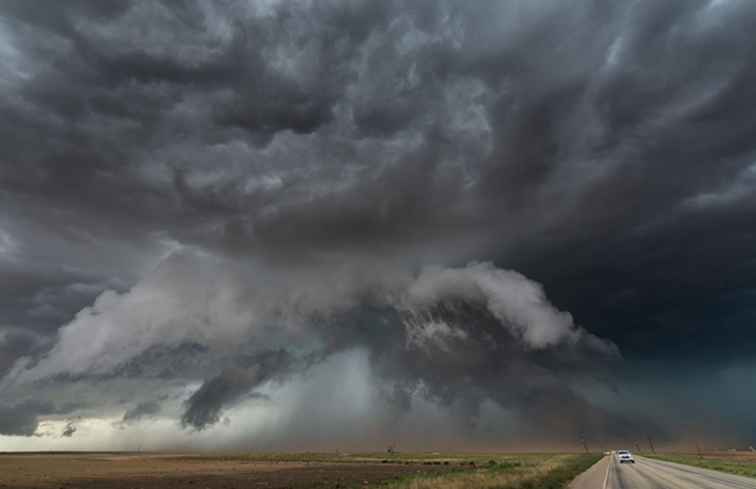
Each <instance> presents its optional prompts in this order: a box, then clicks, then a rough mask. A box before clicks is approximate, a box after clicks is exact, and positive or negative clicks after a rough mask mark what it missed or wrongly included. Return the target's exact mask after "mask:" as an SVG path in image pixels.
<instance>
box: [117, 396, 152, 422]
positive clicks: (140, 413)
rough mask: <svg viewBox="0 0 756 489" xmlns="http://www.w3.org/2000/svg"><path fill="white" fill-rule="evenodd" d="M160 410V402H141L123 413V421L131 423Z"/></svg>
mask: <svg viewBox="0 0 756 489" xmlns="http://www.w3.org/2000/svg"><path fill="white" fill-rule="evenodd" d="M159 412H160V404H159V403H157V402H155V401H148V402H142V403H139V404H137V405H136V406H134V407H133V408H131V409H129V410H128V411H126V412H125V413H123V422H124V423H133V422H135V421H138V420H140V419H142V418H145V417H150V416H154V415H155V414H158V413H159Z"/></svg>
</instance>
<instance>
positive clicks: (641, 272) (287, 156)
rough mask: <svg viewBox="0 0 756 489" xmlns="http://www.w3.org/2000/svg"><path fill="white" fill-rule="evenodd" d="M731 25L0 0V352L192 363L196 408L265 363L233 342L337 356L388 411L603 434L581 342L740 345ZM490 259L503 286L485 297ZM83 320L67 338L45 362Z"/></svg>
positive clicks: (744, 295) (3, 364)
mask: <svg viewBox="0 0 756 489" xmlns="http://www.w3.org/2000/svg"><path fill="white" fill-rule="evenodd" d="M754 19H756V8H754V6H753V5H751V4H749V3H747V2H735V1H729V2H728V1H724V2H711V1H703V0H701V1H698V0H695V1H684V0H664V1H659V2H634V3H628V2H622V1H604V2H599V1H593V0H585V1H578V2H571V3H569V4H567V3H564V2H555V1H548V0H538V1H532V0H529V1H524V0H523V1H513V2H495V1H487V0H483V1H478V2H462V1H440V2H431V1H420V2H403V1H386V2H371V1H356V2H351V1H350V2H340V1H329V2H314V3H312V2H311V3H307V2H305V3H302V2H295V1H286V0H282V1H276V2H266V3H265V4H262V3H260V4H255V3H252V4H250V3H249V2H236V1H223V2H216V3H213V4H207V3H202V2H192V1H187V2H153V3H149V4H147V3H141V2H98V1H91V2H88V1H76V2H66V3H55V5H45V6H44V8H42V7H40V6H39V5H35V4H33V3H30V2H22V1H9V2H4V3H3V4H2V6H0V43H2V44H3V45H4V46H7V47H4V48H2V49H0V67H2V68H3V70H2V71H3V73H4V74H3V75H2V77H0V110H2V112H3V114H4V117H3V118H2V120H1V121H0V133H2V134H3V135H5V137H4V138H3V141H2V150H3V151H2V154H3V156H2V157H1V158H0V204H1V205H0V209H2V210H0V274H2V278H3V280H0V292H2V293H1V294H0V312H2V317H3V318H4V319H3V321H4V323H3V324H7V325H8V326H12V328H10V329H9V330H8V331H12V333H5V336H0V375H5V374H6V373H8V372H11V374H12V375H16V374H18V373H19V372H23V371H26V370H27V369H26V367H30V368H31V370H29V372H36V374H34V375H38V377H39V378H28V379H27V380H30V381H34V382H37V381H39V380H40V379H42V378H45V379H50V378H51V376H53V377H54V373H56V372H59V371H60V370H63V371H65V372H68V373H67V374H66V375H64V376H62V377H58V378H57V380H56V381H57V382H72V383H76V382H80V383H86V382H89V381H92V382H94V381H95V380H94V379H97V380H96V381H97V382H107V381H113V380H114V379H116V378H119V379H120V378H127V379H132V380H134V381H137V379H141V380H142V381H144V382H147V379H149V381H150V382H165V383H166V384H170V385H171V387H173V384H171V382H176V383H179V384H180V383H197V382H203V384H202V387H201V388H200V389H199V390H198V391H197V392H196V393H195V394H194V395H193V396H191V398H190V400H189V402H188V404H187V406H186V409H185V412H184V414H183V416H184V418H185V420H184V424H186V425H188V426H193V427H196V428H202V427H207V426H209V425H211V424H213V423H214V422H215V421H217V420H218V419H219V417H220V416H221V413H222V412H223V410H224V409H227V408H228V407H230V406H234V405H237V404H239V403H240V402H242V401H243V399H244V398H245V396H247V395H248V393H249V392H254V391H256V389H258V388H259V387H261V386H262V385H264V384H265V383H266V382H267V381H268V380H270V379H271V376H273V377H275V375H274V371H276V369H272V370H271V371H267V370H266V369H265V368H263V369H262V370H263V371H265V373H260V372H259V369H260V367H252V366H251V364H248V363H245V360H244V359H245V358H249V357H250V355H251V356H254V355H255V354H258V353H259V352H260V351H264V350H270V351H278V350H279V349H281V348H284V349H285V350H286V351H292V353H290V354H291V355H292V359H290V360H291V362H292V363H293V364H296V365H299V364H300V362H304V363H305V364H306V365H309V363H308V362H310V357H308V355H313V356H315V357H317V358H318V359H321V358H325V357H327V356H328V355H334V354H337V353H338V352H344V351H349V350H350V349H353V348H365V349H366V351H368V352H369V357H370V364H371V367H372V368H374V369H375V372H377V375H378V376H379V377H380V381H377V382H379V383H384V384H385V385H382V386H381V388H383V389H384V390H385V392H386V393H388V394H387V396H386V397H387V398H389V399H388V402H389V403H390V404H391V405H392V406H393V407H392V408H391V409H395V410H396V411H397V412H406V411H407V409H410V410H411V408H412V406H411V405H412V402H410V401H409V400H410V399H414V398H415V397H413V396H415V395H419V396H420V397H423V398H429V399H434V400H436V401H438V402H440V403H442V404H444V405H447V406H451V405H455V406H457V407H455V408H454V409H459V410H460V411H461V412H463V413H464V414H463V415H462V417H469V418H470V419H474V418H475V416H476V414H475V413H476V411H477V410H479V409H481V407H480V406H481V405H482V404H481V399H484V398H493V399H495V400H496V402H497V403H498V404H499V405H501V406H514V407H515V409H524V407H525V406H527V407H528V408H532V409H533V412H538V413H539V414H538V416H537V417H539V418H543V419H544V422H546V421H547V420H551V418H550V417H549V416H548V410H542V411H539V410H538V409H536V408H535V407H534V406H545V405H549V403H551V402H554V403H559V402H564V403H565V404H566V405H569V406H571V407H572V408H571V409H570V412H571V413H574V416H572V418H571V419H572V420H573V425H575V426H577V425H579V424H588V425H590V420H591V419H592V418H591V417H590V416H587V417H586V416H583V415H581V414H580V413H592V414H595V417H594V418H593V419H595V420H607V421H606V422H604V421H596V425H595V426H594V428H592V429H593V430H594V431H611V429H610V426H611V424H612V423H611V420H612V419H619V418H621V417H622V416H624V414H623V413H616V412H610V411H611V410H606V409H605V408H604V407H603V406H600V405H599V404H600V403H599V402H598V401H597V400H596V401H595V402H593V400H592V399H590V397H591V396H590V395H587V394H584V393H578V385H577V384H579V383H580V382H582V381H584V380H585V378H586V377H590V372H592V371H593V372H601V374H600V375H602V376H606V377H608V378H614V375H615V373H617V372H615V371H614V370H613V368H614V367H612V366H611V365H612V364H613V362H615V361H619V360H618V357H617V355H616V351H615V347H614V346H611V345H612V344H614V345H616V347H618V348H619V350H621V351H622V353H623V356H624V361H625V362H628V364H629V365H632V364H633V363H632V362H634V361H643V360H646V359H648V358H652V357H654V356H657V355H659V354H660V353H663V354H664V356H665V358H669V359H670V362H680V363H683V362H684V361H685V360H684V359H685V358H687V357H689V356H693V355H695V356H696V358H700V359H701V360H700V361H701V362H710V363H711V364H712V365H715V366H716V365H720V364H722V363H723V362H724V363H726V362H729V361H741V360H742V359H748V358H750V357H752V355H753V353H754V352H753V348H752V346H748V345H753V344H756V342H753V341H748V340H749V339H753V338H752V337H753V331H752V328H750V327H749V326H748V325H749V324H750V322H752V319H753V317H754V314H753V310H752V309H753V308H752V306H751V304H750V303H751V302H752V301H751V297H750V294H751V293H752V292H751V291H753V290H755V289H756V273H754V270H755V269H754V267H753V262H754V256H753V249H754V248H753V233H752V232H751V230H750V229H751V227H752V225H751V223H752V222H753V221H754V218H755V217H756V205H754V204H755V203H756V200H755V199H754V195H755V193H754V184H755V183H756V177H754V169H753V168H754V166H753V161H754V154H756V152H755V150H756V148H754V145H753V141H754V135H755V134H754V128H756V121H754V114H753V111H752V110H751V109H750V108H751V107H752V106H753V105H754V102H756V92H754V89H753V88H752V87H755V86H756V83H755V79H756V72H755V71H754V66H756V63H754V59H753V53H754V52H756V46H754V43H755V42H756V41H754V36H752V35H751V29H750V26H751V25H752V24H753V21H754ZM187 250H190V252H187ZM182 257H183V258H182ZM208 257H212V258H208ZM215 259H217V260H218V262H219V263H221V264H220V265H219V264H218V263H216V262H213V260H215ZM182 260H183V262H182ZM480 261H493V262H494V263H495V266H492V267H491V269H490V270H477V271H475V270H470V269H467V270H465V269H464V268H463V267H461V266H460V265H461V264H465V263H469V262H480ZM158 263H160V265H159V266H157V264H158ZM426 265H439V266H440V267H439V268H440V269H441V270H446V272H438V273H437V275H434V276H433V277H432V280H431V279H430V278H429V276H430V275H432V273H431V274H430V275H429V273H430V272H424V273H425V275H418V273H419V271H420V270H427V268H426ZM153 269H154V271H153ZM512 269H513V270H517V271H518V272H519V273H520V274H521V275H511V276H510V278H512V277H515V276H517V277H528V279H525V278H522V280H523V281H524V282H523V284H525V285H526V287H525V288H524V289H520V288H516V287H515V288H514V289H515V292H516V293H514V294H513V293H512V291H511V290H508V291H506V292H504V293H502V294H499V295H496V294H493V295H492V294H491V289H490V288H489V287H488V285H490V281H491V280H492V277H495V276H497V274H502V273H503V274H507V273H512V274H513V273H514V272H503V270H512ZM445 273H450V274H452V275H453V278H452V279H449V280H448V281H447V279H445V278H444V277H445V275H444V274H445ZM423 277H424V278H423ZM423 280H426V284H425V285H427V288H425V289H424V292H423V294H420V295H417V294H416V295H412V294H409V295H407V294H405V293H406V292H407V291H408V290H409V291H412V289H408V287H410V285H411V284H413V283H414V285H415V287H420V286H421V285H422V284H423ZM530 280H532V281H533V282H538V283H542V284H543V285H544V287H543V288H540V286H539V285H535V284H534V283H533V282H531V281H530ZM512 281H515V282H516V280H514V279H513V278H512V280H510V281H507V280H504V282H503V283H505V284H506V283H510V282H512ZM430 282H432V285H428V283H430ZM500 285H501V284H500ZM526 289H527V290H528V291H529V293H528V294H525V295H524V297H525V298H524V299H523V302H525V303H527V304H528V306H527V307H526V308H525V309H523V308H522V307H521V303H520V302H519V301H520V298H522V296H519V295H517V294H519V293H522V292H523V290H526ZM543 290H545V291H546V292H547V293H548V300H547V299H546V296H545V293H544V292H543ZM403 294H404V296H403ZM402 296H403V298H404V299H405V300H409V299H412V298H413V297H414V299H412V300H415V301H419V302H417V303H412V304H410V306H412V307H408V305H407V303H403V302H402V301H401V300H399V299H400V298H401V297H402ZM408 298H409V299H408ZM420 299H427V301H428V303H427V304H426V303H423V301H421V300H420ZM412 300H410V302H412ZM562 311H564V312H562ZM566 311H569V314H571V315H568V313H567V312H566ZM106 319H107V320H108V321H109V322H106V321H105V320H106ZM95 323H96V324H97V325H98V331H100V332H102V334H103V338H104V339H103V342H102V343H100V344H99V347H98V349H94V348H93V349H91V351H83V352H82V354H81V355H73V356H71V355H68V354H67V353H66V354H64V352H79V351H80V350H81V349H82V348H83V345H85V344H87V343H86V339H87V338H88V337H89V332H90V331H91V328H93V327H94V324H95ZM576 324H579V325H580V327H578V326H576ZM692 324H695V325H696V326H695V327H691V326H690V325H692ZM528 325H531V326H528ZM542 327H543V328H545V330H542V329H540V328H542ZM720 333H721V334H720ZM0 334H2V333H0ZM599 337H600V338H603V339H599ZM681 337H682V338H690V340H689V341H687V342H683V343H684V344H683V345H682V346H680V341H679V338H681ZM523 340H524V341H523ZM292 346H296V347H297V348H299V350H298V351H297V352H296V353H294V350H290V348H291V347H292ZM95 350H97V351H95ZM222 352H228V354H227V355H224V354H223V353H222ZM300 355H301V356H300ZM501 358H504V359H506V361H504V360H501ZM19 362H21V363H19ZM23 362H28V363H23ZM313 362H314V361H313ZM314 363H317V362H314ZM13 365H16V368H15V369H14V368H13ZM24 365H25V366H26V367H24ZM282 368H283V367H282ZM303 368H304V367H303ZM294 370H295V371H296V372H299V371H298V370H297V369H294ZM628 370H632V369H628ZM283 371H285V372H288V374H290V376H287V379H289V380H290V381H291V379H292V378H294V377H296V374H294V373H292V372H290V371H288V370H287V368H283ZM24 375H27V376H29V375H32V374H29V373H28V372H27V373H26V374H24ZM646 375H650V374H646ZM468 376H474V377H475V378H476V379H478V381H477V382H476V383H475V385H473V386H471V385H469V383H468V382H467V381H466V380H465V379H466V378H468ZM619 377H622V372H620V373H619ZM14 378H15V377H14ZM615 380H616V379H614V380H612V382H613V381H615ZM46 382H53V381H50V380H47V381H46ZM502 385H505V386H506V388H503V387H502ZM421 391H422V392H421ZM144 402H147V401H144ZM455 403H457V404H455ZM105 404H108V405H110V404H112V403H111V400H109V399H108V400H105V399H103V405H105ZM408 405H409V407H408ZM460 406H461V407H460ZM9 409H10V408H9ZM615 416H616V417H618V418H614V417H615ZM547 418H548V419H547ZM30 419H31V418H30ZM622 419H627V418H622ZM554 422H555V423H557V421H556V420H554ZM627 423H631V422H630V421H627ZM627 423H625V424H627ZM644 423H645V422H644ZM32 424H33V420H32V421H29V420H27V421H26V422H24V423H21V425H25V426H27V428H25V429H24V430H22V431H28V427H29V426H31V425H32ZM631 424H632V423H631ZM553 427H554V429H556V425H554V426H553ZM586 429H587V428H586Z"/></svg>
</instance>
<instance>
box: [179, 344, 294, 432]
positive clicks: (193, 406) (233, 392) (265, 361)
mask: <svg viewBox="0 0 756 489" xmlns="http://www.w3.org/2000/svg"><path fill="white" fill-rule="evenodd" d="M248 361H249V363H250V364H251V365H250V366H249V367H247V368H242V367H234V368H227V369H225V370H223V371H222V372H221V373H220V374H218V375H217V376H215V377H213V378H212V379H208V380H207V381H205V382H204V383H203V384H202V386H200V388H199V389H198V390H197V391H196V392H195V393H194V394H192V396H191V397H190V398H189V399H188V400H187V401H186V411H185V412H184V414H183V415H182V416H181V424H182V425H183V426H190V427H192V428H195V429H198V430H201V429H204V428H206V427H207V426H208V425H212V424H215V423H217V422H218V421H219V420H220V413H221V409H222V408H224V407H227V406H228V405H230V404H232V403H234V402H237V401H239V400H240V399H241V398H242V397H243V396H245V395H248V394H250V392H251V391H253V390H254V389H255V388H256V387H258V386H260V385H261V384H262V383H263V382H266V381H268V380H271V378H273V377H274V376H281V375H283V374H284V373H285V372H286V371H287V370H288V369H289V368H291V358H290V355H289V354H288V353H287V352H285V351H283V350H279V351H271V352H265V353H261V354H258V355H255V356H254V357H253V358H250V359H248Z"/></svg>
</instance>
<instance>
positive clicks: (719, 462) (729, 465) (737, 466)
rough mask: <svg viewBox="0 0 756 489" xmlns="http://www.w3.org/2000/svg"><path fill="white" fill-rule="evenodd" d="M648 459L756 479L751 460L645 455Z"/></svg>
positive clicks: (678, 455) (755, 464) (754, 464)
mask: <svg viewBox="0 0 756 489" xmlns="http://www.w3.org/2000/svg"><path fill="white" fill-rule="evenodd" d="M645 456H646V457H648V458H653V459H657V460H666V461H667V462H676V463H678V464H685V465H692V466H693V467H701V468H703V469H711V470H718V471H720V472H727V473H728V474H735V475H742V476H746V477H753V478H756V461H750V460H732V459H730V460H728V459H724V458H717V457H712V456H705V457H702V458H699V457H698V456H697V455H694V454H677V453H676V454H671V453H670V454H667V453H664V454H656V455H650V454H645Z"/></svg>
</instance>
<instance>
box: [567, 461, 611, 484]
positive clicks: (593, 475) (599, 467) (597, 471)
mask: <svg viewBox="0 0 756 489" xmlns="http://www.w3.org/2000/svg"><path fill="white" fill-rule="evenodd" d="M610 459H611V457H610V456H608V455H607V456H604V458H602V459H601V460H599V461H598V462H596V463H595V464H593V465H592V466H591V467H590V468H589V469H588V470H586V471H585V472H583V473H582V474H580V475H579V476H577V477H575V479H574V480H573V481H572V482H570V485H569V486H567V487H568V488H569V489H604V487H605V484H606V475H607V470H608V468H609V461H610Z"/></svg>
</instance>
